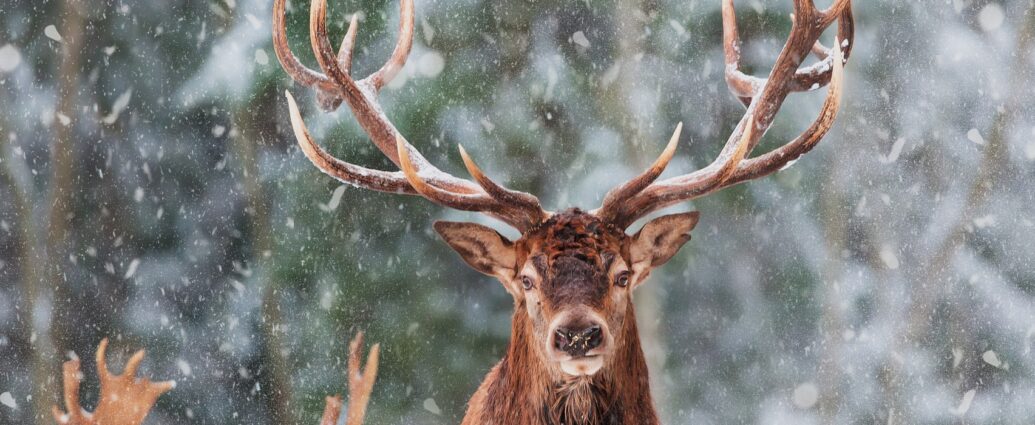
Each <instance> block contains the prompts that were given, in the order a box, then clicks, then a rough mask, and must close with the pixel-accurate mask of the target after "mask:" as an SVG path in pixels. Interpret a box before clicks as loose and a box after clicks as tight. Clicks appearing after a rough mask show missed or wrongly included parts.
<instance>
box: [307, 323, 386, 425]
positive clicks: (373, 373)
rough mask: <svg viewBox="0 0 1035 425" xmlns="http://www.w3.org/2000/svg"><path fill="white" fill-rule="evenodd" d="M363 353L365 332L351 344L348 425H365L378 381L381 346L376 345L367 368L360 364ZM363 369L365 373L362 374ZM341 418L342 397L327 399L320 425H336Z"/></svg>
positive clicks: (368, 357) (368, 358) (357, 335)
mask: <svg viewBox="0 0 1035 425" xmlns="http://www.w3.org/2000/svg"><path fill="white" fill-rule="evenodd" d="M362 353H363V332H360V333H358V334H356V337H355V338H354V339H353V340H352V342H351V343H349V409H348V412H347V417H346V419H345V424H346V425H363V418H364V417H365V416H366V413H367V403H369V402H370V393H371V391H373V390H374V381H375V380H377V359H378V356H379V355H380V353H381V345H380V344H374V346H373V347H371V348H370V354H369V355H367V362H366V366H362V365H361V364H360V357H361V356H362ZM361 367H362V369H363V373H362V374H361V373H360V368H361ZM340 417H341V396H340V395H336V396H332V397H327V402H326V405H325V407H324V410H323V417H322V418H321V419H320V425H335V424H337V423H338V419H339V418H340Z"/></svg>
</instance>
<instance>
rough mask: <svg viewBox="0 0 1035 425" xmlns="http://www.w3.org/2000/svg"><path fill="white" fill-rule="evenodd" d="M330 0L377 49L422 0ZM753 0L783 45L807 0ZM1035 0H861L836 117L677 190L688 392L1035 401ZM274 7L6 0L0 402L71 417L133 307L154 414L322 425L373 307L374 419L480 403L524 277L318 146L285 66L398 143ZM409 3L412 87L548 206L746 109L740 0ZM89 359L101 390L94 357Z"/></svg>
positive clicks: (666, 393)
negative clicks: (795, 152) (694, 221)
mask: <svg viewBox="0 0 1035 425" xmlns="http://www.w3.org/2000/svg"><path fill="white" fill-rule="evenodd" d="M289 3H290V6H291V11H290V12H289V16H288V23H289V35H290V39H291V43H292V46H293V48H294V50H295V52H296V54H298V55H299V56H300V57H301V58H302V59H303V61H306V63H308V64H310V65H311V66H315V61H314V59H313V57H312V54H311V52H310V51H309V48H308V35H307V26H308V2H307V1H305V0H299V1H292V2H289ZM330 3H331V4H330V11H331V22H332V27H331V37H332V38H333V39H336V40H339V39H340V38H341V36H342V35H343V34H344V26H345V24H346V19H347V17H348V16H350V15H351V14H352V13H356V12H359V13H362V15H361V16H362V19H361V26H360V32H359V41H358V43H359V46H360V47H359V48H358V49H357V57H356V70H357V72H358V74H359V75H365V74H366V73H368V72H370V71H372V70H375V69H377V67H378V66H380V64H381V63H382V62H383V60H384V59H385V58H387V56H388V53H389V51H390V49H391V47H392V46H393V44H394V40H395V25H396V23H397V22H398V19H399V18H398V5H397V3H396V2H395V1H386V0H362V1H361V0H333V1H331V2H330ZM736 3H737V6H738V11H739V17H740V28H741V34H742V36H743V37H744V38H745V43H746V44H745V46H744V56H745V58H744V64H745V66H746V67H747V70H749V71H751V72H753V73H755V74H764V73H765V72H767V70H768V66H770V64H771V63H772V62H773V60H774V59H775V54H776V52H777V51H778V50H779V47H780V46H781V45H782V42H783V39H784V37H785V36H786V34H787V31H788V30H789V25H790V20H789V16H788V15H789V13H790V3H791V1H790V0H765V1H762V0H739V1H737V2H736ZM829 3H830V1H829V0H821V1H820V4H819V5H820V6H826V5H828V4H829ZM1032 7H1033V5H1032V2H1031V1H1027V0H1015V1H989V0H937V1H933V0H922V1H897V0H881V1H861V0H860V1H857V2H856V5H855V12H856V22H857V36H856V40H855V49H854V51H853V55H852V58H851V61H850V63H849V66H848V67H847V69H846V81H847V88H846V95H845V100H844V103H843V107H842V113H841V115H840V117H839V118H838V123H837V125H836V126H835V128H834V129H833V130H832V131H831V132H830V134H829V135H828V136H827V137H826V139H825V140H824V141H823V142H822V143H821V144H820V146H819V147H818V148H817V149H816V150H815V151H814V152H812V153H811V154H809V155H807V156H806V157H804V158H803V159H801V160H800V161H798V162H797V163H796V164H795V165H794V166H793V167H791V168H789V169H787V170H785V171H782V172H780V173H778V174H777V175H775V176H773V177H770V178H766V179H764V180H760V181H756V182H752V183H749V184H746V185H741V186H738V187H735V188H732V189H729V190H726V191H724V192H722V193H719V194H716V195H713V196H711V197H708V198H705V199H702V200H699V201H698V202H695V203H693V204H692V205H690V204H687V205H682V206H679V207H675V208H672V209H671V210H679V209H684V210H685V209H689V208H693V209H697V210H699V211H701V213H702V222H701V224H700V225H699V226H698V228H697V229H696V230H695V232H694V239H693V241H691V242H690V243H688V244H687V246H686V247H684V248H683V250H682V251H681V252H680V254H679V255H677V256H676V257H675V259H674V260H673V261H672V262H670V263H669V264H667V265H665V266H664V267H663V268H661V269H660V270H658V271H657V272H655V273H654V275H653V278H652V282H650V283H649V284H647V285H645V286H644V287H643V288H641V289H640V290H639V291H638V292H637V303H638V304H639V308H638V313H639V314H640V317H639V323H640V324H641V331H642V333H643V335H642V338H643V340H644V343H645V346H646V348H647V350H648V353H647V354H648V357H649V361H650V366H651V379H652V384H653V387H654V390H653V392H654V395H655V399H656V401H657V404H658V408H659V410H660V413H661V416H662V418H663V420H664V422H665V423H667V424H688V423H694V424H731V423H745V424H777V423H788V424H809V423H837V424H874V423H881V424H948V423H966V424H993V423H994V424H1030V423H1032V422H1033V421H1035V376H1033V367H1035V354H1033V353H1032V345H1033V344H1035V199H1033V198H1035V189H1033V187H1032V183H1031V182H1032V181H1035V118H1033V117H1035V114H1033V113H1035V100H1033V99H1035V96H1033V94H1035V93H1033V86H1035V84H1033V82H1035V79H1033V69H1035V63H1033V58H1032V53H1033V49H1035V45H1033V43H1032V35H1033V32H1035V12H1032ZM271 8H272V1H270V0H200V1H199V0H195V1H186V0H169V1H132V0H107V1H100V0H63V1H62V0H49V1H35V0H34V1H29V0H14V1H8V2H5V3H4V5H3V6H2V10H0V99H2V105H3V106H2V107H0V423H4V424H8V423H11V424H22V423H33V421H34V420H35V421H36V423H50V421H51V419H50V414H49V407H50V405H51V404H53V403H55V402H57V401H58V400H59V394H60V390H59V388H60V379H59V378H60V372H59V365H60V363H61V362H62V361H63V360H65V359H67V358H69V357H70V356H72V355H78V356H79V357H82V358H84V359H92V356H93V351H94V347H96V344H97V342H98V341H99V340H100V339H101V338H102V337H105V336H108V337H111V338H112V339H113V344H112V348H111V349H110V350H109V351H110V357H111V361H112V363H113V364H114V367H115V369H116V370H118V369H119V368H121V365H122V364H123V363H124V362H125V359H126V358H127V356H128V354H130V353H131V352H132V350H134V349H136V348H139V347H146V348H147V349H148V350H149V355H148V359H147V360H146V361H145V363H144V371H145V373H146V374H149V375H151V376H154V377H156V378H162V379H175V380H177V382H178V384H179V386H178V387H177V388H176V389H175V390H174V391H172V392H170V393H168V394H167V395H165V396H163V397H162V398H161V399H160V401H159V403H158V405H157V407H156V409H155V410H154V411H153V412H152V415H151V416H150V417H149V419H148V421H149V423H153V424H173V423H176V424H179V423H192V424H266V423H310V424H314V423H316V422H317V418H318V415H319V413H320V411H321V409H322V405H323V397H324V396H325V395H328V394H334V393H340V392H342V391H343V390H344V389H345V382H346V381H345V367H344V361H345V355H346V351H347V340H348V339H349V338H350V337H351V335H352V334H354V332H355V331H356V330H358V329H364V330H366V331H367V333H368V337H369V340H371V341H380V342H381V343H382V345H383V348H384V351H383V353H382V361H381V365H382V367H381V373H380V376H379V377H378V382H377V385H376V387H375V390H374V394H373V401H372V403H371V407H370V413H369V415H368V423H371V424H394V423H421V424H432V425H433V424H455V423H458V422H459V420H460V418H461V417H462V415H463V413H464V410H465V403H466V401H467V398H468V397H469V396H470V395H471V394H472V393H473V392H474V390H475V388H476V386H477V385H478V383H479V382H480V381H481V379H482V378H483V376H484V374H485V373H486V372H487V371H488V369H489V368H490V367H491V365H493V364H494V363H495V362H496V361H497V360H498V359H499V358H500V356H502V354H503V351H504V348H505V346H506V344H507V340H508V336H509V317H510V313H511V299H510V297H509V296H508V295H507V294H506V292H505V291H504V290H503V289H502V288H501V287H500V286H499V284H497V283H496V282H495V281H492V280H491V279H489V278H487V277H484V276H481V275H479V274H477V273H476V272H474V271H472V270H469V269H468V268H467V267H466V266H465V265H464V264H463V263H462V262H461V260H460V259H459V257H458V256H456V255H455V254H454V253H452V252H451V251H450V250H449V249H448V248H447V246H446V245H445V244H444V243H443V242H441V241H440V240H438V238H437V237H436V236H435V235H433V233H432V231H431V226H430V223H431V222H432V221H433V220H435V219H440V218H450V219H462V220H483V219H482V218H480V217H477V216H476V215H473V214H468V213H458V212H451V211H445V210H443V209H442V208H439V207H436V206H434V205H431V204H430V203H429V202H427V201H424V200H421V199H419V198H412V197H401V196H391V195H386V194H379V193H372V192H365V191H361V190H356V189H351V188H345V187H342V186H341V185H340V184H339V183H337V182H335V181H334V180H332V179H331V178H329V177H326V176H324V175H322V174H320V173H319V172H318V171H317V170H315V169H314V168H313V167H312V166H311V164H310V163H309V162H308V161H307V160H306V159H305V158H304V157H303V156H302V154H301V153H300V152H299V150H298V149H297V147H296V145H295V142H294V138H293V136H292V135H291V129H290V125H289V123H288V119H287V107H286V102H285V100H284V96H283V92H284V90H285V89H288V90H291V91H292V93H294V94H295V96H300V98H301V99H302V102H301V103H302V107H303V113H304V114H305V115H306V116H307V119H308V121H309V124H310V126H311V129H312V130H313V131H314V135H315V136H316V137H317V138H318V140H320V141H321V143H323V144H324V145H325V146H327V147H328V149H329V150H330V151H331V152H333V153H335V154H337V155H338V156H339V157H343V158H348V159H350V160H351V161H354V162H357V163H360V164H365V165H368V166H372V167H380V168H388V166H389V165H390V163H388V161H386V160H385V159H384V158H382V157H380V154H379V152H377V150H376V149H374V148H373V147H372V145H371V144H370V143H369V142H367V140H366V138H365V136H363V135H362V133H361V132H360V131H359V129H358V126H357V125H356V124H355V123H354V121H353V120H352V118H351V116H350V115H349V112H348V110H347V109H344V108H343V109H342V110H339V111H337V112H336V113H331V114H326V113H322V112H320V111H319V110H318V108H315V104H314V102H313V96H312V94H311V93H310V92H309V90H307V89H304V88H302V87H298V86H295V85H293V84H292V82H291V81H290V79H289V78H288V77H287V76H286V75H285V74H284V72H283V71H282V70H281V68H280V65H279V64H278V62H277V60H276V58H275V56H274V54H273V50H272V45H271V38H270V31H271V29H270V17H271ZM416 10H417V34H416V40H415V46H414V49H413V53H412V54H411V55H410V59H409V62H408V64H407V66H406V68H405V69H404V70H403V72H402V74H401V75H400V76H399V77H398V78H397V79H396V80H395V81H394V82H393V83H392V84H391V85H390V86H389V87H388V88H387V89H386V90H385V92H384V94H383V95H382V97H381V99H382V104H384V105H385V107H386V109H387V113H388V115H389V116H390V117H392V119H393V121H394V122H395V123H396V125H397V126H398V127H399V128H400V130H401V131H402V132H403V134H405V135H406V136H407V137H408V139H409V140H410V141H412V142H413V143H414V144H415V145H417V147H418V148H420V149H421V150H422V151H423V152H424V153H425V154H426V155H427V156H428V158H429V159H430V160H432V161H433V162H435V163H436V164H439V165H440V166H441V167H443V168H444V169H446V170H448V171H452V172H454V173H456V174H463V173H462V169H463V168H462V165H461V163H460V160H459V155H458V154H457V151H456V145H457V144H460V143H463V144H464V146H465V147H467V148H468V149H469V150H470V151H471V152H472V154H473V155H474V156H475V157H476V158H478V160H479V162H480V164H481V165H482V166H483V168H485V169H487V171H488V172H489V173H490V174H491V175H493V176H496V177H498V178H499V180H501V181H503V182H506V183H507V184H508V185H509V186H512V187H515V188H517V189H521V190H526V191H529V192H532V193H536V194H539V195H540V197H541V198H542V199H543V200H544V202H545V204H546V206H547V207H548V208H550V209H559V208H564V207H567V206H581V207H584V208H592V207H595V206H597V205H598V204H599V202H600V200H601V197H602V196H603V194H604V193H605V192H606V190H607V189H608V188H610V187H611V186H613V185H614V184H616V183H618V182H620V181H622V180H624V179H625V178H627V177H629V176H631V175H633V174H634V173H636V172H638V171H639V170H641V169H642V168H643V167H645V166H646V165H647V164H649V163H650V161H651V160H653V158H654V157H655V156H656V155H657V154H658V153H659V152H660V151H661V149H662V147H663V144H664V142H665V141H666V140H667V138H668V135H669V134H670V133H671V131H672V129H673V128H674V127H675V124H676V123H677V122H679V121H683V122H684V123H685V125H686V127H685V128H684V132H683V134H684V136H683V141H684V142H683V144H682V145H681V146H680V149H679V152H678V154H677V158H676V160H675V161H673V164H672V165H671V166H670V167H669V170H670V171H669V174H675V173H682V172H687V171H690V170H692V169H694V168H695V167H699V166H702V165H704V164H706V163H707V162H708V161H710V160H711V159H712V157H713V156H714V155H715V154H716V153H717V152H718V150H719V148H720V146H721V143H722V142H723V141H725V139H726V136H727V135H728V133H729V132H730V130H731V127H732V126H733V125H734V124H735V123H736V121H737V120H738V119H739V118H740V115H741V114H742V112H743V108H742V106H740V104H739V103H738V102H737V101H736V100H735V99H734V98H733V96H732V95H730V94H729V92H728V91H727V89H726V87H725V83H724V81H723V76H722V70H723V64H722V47H721V20H720V15H719V1H718V0H646V1H635V0H617V1H614V2H603V1H561V0H538V1H507V2H502V1H488V0H463V1H453V0H450V1H447V0H437V1H432V0H419V1H417V4H416ZM828 33H829V34H827V35H826V37H825V41H826V42H827V44H830V43H831V41H832V37H833V34H832V31H828ZM822 96H823V93H822V92H815V93H808V94H799V95H793V96H792V98H791V99H790V100H789V101H788V102H787V103H786V104H785V106H784V107H783V109H782V111H781V114H780V115H779V116H778V118H777V119H776V123H775V125H774V127H773V128H772V130H771V131H770V132H769V134H768V135H767V136H766V139H765V141H764V142H763V144H762V146H761V148H762V149H763V150H764V149H769V148H772V147H774V146H776V145H777V144H778V143H781V142H782V141H786V140H789V139H790V138H792V137H794V136H795V135H796V134H798V133H799V132H801V131H802V130H803V129H804V128H805V127H806V126H807V125H808V123H810V122H811V121H812V120H813V119H814V116H815V114H816V112H817V111H818V107H819V104H820V102H821V101H822ZM486 222H489V221H487V220H486ZM497 227H501V226H497ZM511 234H512V233H511ZM73 353H74V354H73ZM84 372H85V375H86V377H87V378H86V381H85V382H84V384H83V400H84V404H85V405H87V406H93V405H94V403H95V401H96V397H97V396H96V394H97V392H96V391H97V383H96V380H94V379H93V377H94V376H95V375H94V369H93V362H92V361H86V362H84ZM34 418H35V419H34Z"/></svg>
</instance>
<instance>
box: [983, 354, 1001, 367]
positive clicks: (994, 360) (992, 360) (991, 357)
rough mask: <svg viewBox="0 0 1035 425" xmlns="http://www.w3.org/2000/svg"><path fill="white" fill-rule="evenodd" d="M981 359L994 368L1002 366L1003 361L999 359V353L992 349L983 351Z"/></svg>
mask: <svg viewBox="0 0 1035 425" xmlns="http://www.w3.org/2000/svg"><path fill="white" fill-rule="evenodd" d="M981 360H984V361H985V363H988V364H990V365H992V366H995V367H996V368H1000V367H1002V366H1003V361H1002V360H999V355H998V354H996V353H995V351H992V350H988V351H985V352H984V354H982V355H981Z"/></svg>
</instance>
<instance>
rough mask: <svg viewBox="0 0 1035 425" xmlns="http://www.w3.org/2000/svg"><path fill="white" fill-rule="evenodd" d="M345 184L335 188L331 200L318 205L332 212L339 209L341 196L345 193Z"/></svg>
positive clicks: (325, 210) (322, 209)
mask: <svg viewBox="0 0 1035 425" xmlns="http://www.w3.org/2000/svg"><path fill="white" fill-rule="evenodd" d="M345 187H346V186H345V185H341V186H338V187H337V188H335V189H334V193H331V200H329V201H327V203H326V204H320V205H318V206H319V207H320V211H323V212H331V211H334V210H336V209H338V204H340V203H341V196H342V195H344V194H345Z"/></svg>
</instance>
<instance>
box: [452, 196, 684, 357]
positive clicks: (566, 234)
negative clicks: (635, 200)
mask: <svg viewBox="0 0 1035 425" xmlns="http://www.w3.org/2000/svg"><path fill="white" fill-rule="evenodd" d="M697 218H698V216H697V213H696V212H692V213H684V214H673V215H669V216H664V217H661V218H658V219H655V220H654V221H651V222H650V223H647V225H645V226H644V228H643V229H642V230H641V231H640V232H639V233H637V234H636V235H633V236H629V235H627V234H625V232H624V231H622V230H620V229H618V228H617V227H615V226H613V225H611V224H609V223H607V222H605V221H603V220H601V219H600V218H598V217H596V216H595V215H592V214H589V213H585V212H582V211H580V210H578V209H572V210H568V211H564V212H561V213H558V214H555V215H553V216H551V217H550V218H549V219H548V220H546V221H545V222H543V223H542V225H540V226H537V227H535V228H532V229H530V230H529V231H527V232H525V234H524V235H522V237H521V239H519V240H517V241H516V242H511V241H508V240H507V239H505V238H504V237H502V236H501V235H500V234H499V233H497V232H496V231H495V230H492V229H490V228H488V227H485V226H481V225H478V224H473V223H451V222H439V223H436V225H435V228H436V230H438V232H439V233H440V234H441V235H442V236H443V237H444V238H445V240H446V241H447V242H448V243H449V244H450V246H452V247H453V249H455V250H456V251H457V252H458V253H459V254H460V255H461V257H463V258H464V260H465V261H466V262H467V263H468V264H469V265H471V267H473V268H474V269H476V270H478V271H480V272H482V273H486V274H489V275H492V276H495V277H496V278H497V279H499V281H500V282H501V283H503V286H504V287H505V288H506V289H507V291H508V292H509V293H510V294H511V295H512V296H513V297H514V302H515V308H516V309H517V313H518V314H526V315H527V317H528V319H529V320H528V322H529V323H531V329H530V330H529V331H530V332H531V335H530V337H531V339H532V340H533V341H534V342H535V344H534V345H535V346H536V347H537V350H536V351H537V352H538V353H539V354H540V355H541V357H542V358H543V360H545V362H546V363H547V364H550V365H552V366H555V367H556V368H557V369H559V370H560V371H561V372H563V373H564V374H566V375H576V376H577V375H593V374H595V373H597V372H598V371H600V370H601V368H603V367H605V366H606V365H607V364H608V363H609V362H608V360H610V359H611V357H612V354H613V353H614V351H615V350H616V349H617V348H618V347H621V346H622V345H623V344H624V343H625V341H623V340H622V337H623V335H625V333H624V332H620V330H621V329H623V327H624V326H625V325H626V320H635V318H634V317H632V314H631V312H632V307H631V305H632V304H631V302H632V291H633V290H634V289H635V288H636V287H637V286H639V284H640V283H642V282H643V281H644V280H645V279H646V277H647V275H648V274H650V271H651V269H653V268H654V267H657V266H660V265H661V264H663V263H664V262H666V261H668V259H669V258H671V257H672V255H674V254H675V253H676V251H678V250H679V248H680V247H681V246H682V245H683V244H684V243H685V242H686V241H687V240H689V239H690V230H692V229H693V227H694V226H695V225H696V224H697Z"/></svg>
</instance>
